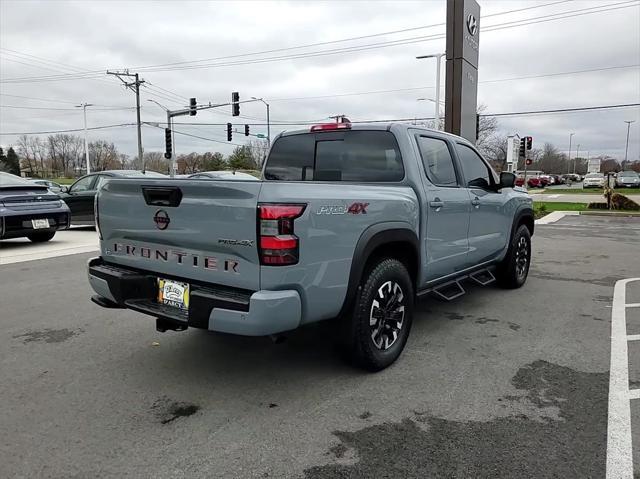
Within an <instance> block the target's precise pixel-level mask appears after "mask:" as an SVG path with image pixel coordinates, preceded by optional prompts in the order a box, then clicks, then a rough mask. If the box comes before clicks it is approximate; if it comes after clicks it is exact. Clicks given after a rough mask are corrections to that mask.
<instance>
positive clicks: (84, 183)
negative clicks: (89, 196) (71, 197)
mask: <svg viewBox="0 0 640 479" xmlns="http://www.w3.org/2000/svg"><path fill="white" fill-rule="evenodd" d="M95 179H96V177H95V176H93V175H92V176H85V177H84V178H81V179H79V180H78V181H76V182H75V183H74V184H73V185H72V186H71V188H70V190H69V191H70V192H71V193H80V192H81V191H89V190H91V187H92V186H93V182H94V181H95Z"/></svg>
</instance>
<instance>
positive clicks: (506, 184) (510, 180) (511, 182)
mask: <svg viewBox="0 0 640 479" xmlns="http://www.w3.org/2000/svg"><path fill="white" fill-rule="evenodd" d="M515 184H516V175H514V174H513V173H509V172H508V171H503V172H502V173H500V188H513V187H514V186H515Z"/></svg>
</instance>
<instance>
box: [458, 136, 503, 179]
mask: <svg viewBox="0 0 640 479" xmlns="http://www.w3.org/2000/svg"><path fill="white" fill-rule="evenodd" d="M456 151H457V152H458V158H459V159H460V165H461V167H462V173H463V174H464V178H465V180H466V181H467V186H468V187H471V188H474V187H475V188H488V187H489V186H491V185H492V184H493V183H494V181H493V175H492V174H491V172H490V170H489V167H488V166H487V165H486V163H485V162H484V160H483V159H482V158H481V157H480V155H478V154H477V153H476V152H475V151H474V150H472V149H471V148H469V147H468V146H467V145H462V144H460V143H458V144H456Z"/></svg>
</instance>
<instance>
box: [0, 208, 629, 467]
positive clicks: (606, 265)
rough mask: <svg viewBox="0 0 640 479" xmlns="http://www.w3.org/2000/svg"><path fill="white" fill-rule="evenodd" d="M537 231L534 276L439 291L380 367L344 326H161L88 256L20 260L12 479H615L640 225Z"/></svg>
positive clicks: (9, 373)
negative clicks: (99, 286)
mask: <svg viewBox="0 0 640 479" xmlns="http://www.w3.org/2000/svg"><path fill="white" fill-rule="evenodd" d="M536 228H537V229H536V233H535V235H534V237H533V245H534V257H533V260H532V269H531V272H530V275H529V280H528V282H527V284H526V285H525V286H524V287H523V288H521V289H519V290H513V291H505V290H501V289H499V288H497V287H493V286H489V287H486V288H481V287H479V286H472V285H469V287H468V288H467V289H468V292H469V294H467V295H466V296H463V297H461V298H459V299H457V300H455V301H453V302H449V303H445V302H441V301H438V300H436V299H427V300H425V301H423V302H422V303H420V305H419V308H418V314H417V316H416V318H415V320H414V324H413V330H412V333H411V336H410V338H409V342H408V345H407V349H406V350H405V352H404V354H403V356H402V357H401V358H400V360H399V361H398V362H397V363H396V364H394V365H393V366H392V367H390V368H388V369H386V370H384V371H382V372H380V373H377V374H369V373H363V372H362V371H360V370H357V369H354V368H352V367H350V366H348V365H346V364H345V363H344V362H343V361H342V360H341V359H340V357H339V355H338V354H337V352H336V350H335V348H334V346H333V344H334V333H335V329H334V328H333V327H332V325H331V324H329V323H326V324H321V325H316V326H312V327H309V328H306V329H302V330H300V331H297V332H295V333H292V334H291V335H290V336H289V338H288V339H287V341H285V342H284V343H282V344H273V343H272V342H271V340H269V339H266V338H243V337H232V336H226V335H215V334H210V333H207V332H204V331H199V330H188V331H186V332H183V333H165V334H160V333H157V332H156V331H155V328H154V321H153V319H151V318H149V317H146V316H142V315H139V314H136V313H134V312H131V311H122V310H106V309H101V308H99V307H98V306H96V305H94V304H93V303H91V302H90V301H89V297H90V295H91V291H90V288H89V286H88V284H87V280H86V274H85V263H86V260H87V258H89V257H90V256H91V254H86V253H84V254H74V255H69V256H64V257H60V258H50V259H41V260H39V261H23V262H16V263H13V264H6V265H3V266H2V268H1V269H0V304H2V309H1V312H0V316H1V318H2V326H3V328H2V330H1V331H0V398H1V401H2V404H3V413H2V415H0V430H1V431H3V434H2V438H1V439H0V476H1V477H123V476H131V477H229V478H236V477H251V478H253V477H256V478H264V477H275V478H289V477H304V478H309V479H311V478H334V477H370V478H374V477H375V478H380V477H388V478H401V477H402V478H428V477H465V478H466V477H505V478H507V477H508V478H513V477H518V478H528V477H530V478H544V477H561V478H573V477H575V478H585V477H597V478H600V477H605V468H606V464H607V461H606V459H607V458H606V455H607V424H608V402H609V379H610V378H609V368H610V361H611V319H612V305H613V291H614V285H615V283H616V282H617V281H618V280H621V279H625V278H638V277H640V259H639V256H640V247H639V246H638V245H639V244H640V218H609V217H593V216H589V217H585V216H569V217H565V218H563V219H561V220H560V221H559V222H557V223H553V224H549V225H543V226H537V227H536ZM73 233H74V231H70V232H68V234H73ZM52 278H55V280H52ZM626 302H627V303H640V282H636V283H630V284H629V285H628V286H627V291H626ZM626 327H627V332H628V334H636V335H637V334H640V308H627V317H626ZM628 344H629V355H628V365H629V379H628V381H629V388H630V389H638V388H640V341H630V342H629V343H628ZM630 404H631V406H630V409H631V421H632V424H631V428H630V430H631V434H632V437H633V441H634V443H635V447H634V451H635V453H636V456H635V457H634V461H635V464H634V468H635V471H636V475H637V474H638V471H640V453H638V450H640V399H634V400H630ZM623 439H624V440H629V439H630V438H628V437H627V438H623Z"/></svg>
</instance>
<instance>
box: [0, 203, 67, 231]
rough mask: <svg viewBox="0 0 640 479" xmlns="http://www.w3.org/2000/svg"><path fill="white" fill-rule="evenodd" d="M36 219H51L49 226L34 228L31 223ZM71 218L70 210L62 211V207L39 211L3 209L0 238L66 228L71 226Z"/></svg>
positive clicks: (0, 221)
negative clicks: (18, 211)
mask: <svg viewBox="0 0 640 479" xmlns="http://www.w3.org/2000/svg"><path fill="white" fill-rule="evenodd" d="M34 219H47V220H49V228H41V229H37V230H36V229H34V228H33V226H32V223H31V220H34ZM70 220H71V215H70V214H69V211H64V210H62V211H60V208H58V209H56V210H54V211H52V210H43V211H42V212H37V213H34V212H33V211H24V212H20V213H15V212H9V210H3V211H2V212H0V239H10V238H23V237H25V236H28V235H30V234H33V233H46V232H51V231H58V230H64V229H67V228H68V227H69V223H70Z"/></svg>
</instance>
